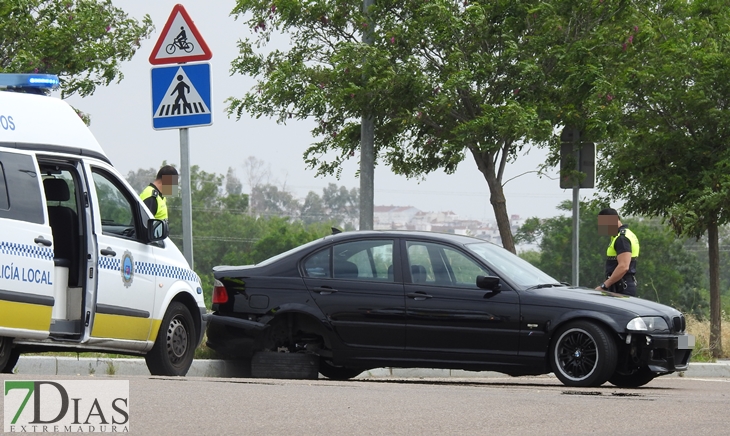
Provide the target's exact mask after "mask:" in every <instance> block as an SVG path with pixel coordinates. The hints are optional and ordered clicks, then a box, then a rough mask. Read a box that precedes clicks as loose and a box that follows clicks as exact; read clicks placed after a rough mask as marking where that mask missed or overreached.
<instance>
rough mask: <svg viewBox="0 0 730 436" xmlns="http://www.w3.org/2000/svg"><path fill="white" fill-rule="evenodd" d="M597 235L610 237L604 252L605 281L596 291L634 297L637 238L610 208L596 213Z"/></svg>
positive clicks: (637, 251)
mask: <svg viewBox="0 0 730 436" xmlns="http://www.w3.org/2000/svg"><path fill="white" fill-rule="evenodd" d="M598 234H600V235H609V236H611V243H610V244H608V249H607V250H606V256H607V259H606V281H604V282H603V283H601V285H600V286H598V287H596V290H604V291H612V292H616V293H619V294H626V295H631V296H632V297H635V296H636V258H637V257H639V238H637V237H636V235H635V234H634V232H632V231H631V230H629V226H627V225H625V224H622V223H621V219H620V218H619V216H618V212H616V210H614V209H611V208H606V209H602V210H601V211H600V212H598Z"/></svg>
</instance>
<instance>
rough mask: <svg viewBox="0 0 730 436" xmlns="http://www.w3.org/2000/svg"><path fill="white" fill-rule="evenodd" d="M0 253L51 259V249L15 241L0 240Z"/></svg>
mask: <svg viewBox="0 0 730 436" xmlns="http://www.w3.org/2000/svg"><path fill="white" fill-rule="evenodd" d="M0 253H2V254H8V255H10V256H22V257H30V258H33V259H45V260H53V249H52V248H48V247H39V246H37V245H27V244H17V243H15V242H7V241H2V242H0Z"/></svg>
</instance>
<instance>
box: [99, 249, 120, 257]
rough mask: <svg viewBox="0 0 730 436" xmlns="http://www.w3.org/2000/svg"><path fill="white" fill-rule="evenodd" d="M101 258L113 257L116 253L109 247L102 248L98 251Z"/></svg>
mask: <svg viewBox="0 0 730 436" xmlns="http://www.w3.org/2000/svg"><path fill="white" fill-rule="evenodd" d="M100 253H101V255H102V256H111V257H115V256H116V255H117V252H116V251H114V250H112V249H111V247H107V248H102V249H101V251H100Z"/></svg>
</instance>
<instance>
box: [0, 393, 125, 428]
mask: <svg viewBox="0 0 730 436" xmlns="http://www.w3.org/2000/svg"><path fill="white" fill-rule="evenodd" d="M4 384H5V386H4V387H5V389H4V390H3V391H4V396H3V399H4V401H3V411H4V418H5V429H4V430H5V433H32V432H41V433H63V432H72V433H99V432H100V433H121V432H125V433H128V432H129V380H55V381H50V380H45V381H26V380H5V382H4Z"/></svg>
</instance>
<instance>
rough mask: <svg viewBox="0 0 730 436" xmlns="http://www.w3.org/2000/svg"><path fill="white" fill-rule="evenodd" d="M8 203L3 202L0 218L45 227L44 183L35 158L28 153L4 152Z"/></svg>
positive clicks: (1, 154)
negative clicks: (34, 160)
mask: <svg viewBox="0 0 730 436" xmlns="http://www.w3.org/2000/svg"><path fill="white" fill-rule="evenodd" d="M0 165H1V166H2V173H3V177H2V180H3V181H2V186H3V187H0V196H2V195H3V191H5V193H4V195H5V204H6V207H2V204H3V202H2V200H0V218H8V219H13V220H20V221H27V222H30V223H36V224H43V222H44V214H43V200H42V198H41V187H40V186H41V184H40V178H39V177H38V173H37V172H36V167H35V163H34V162H33V158H32V157H31V156H30V155H27V154H18V153H7V152H0Z"/></svg>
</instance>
